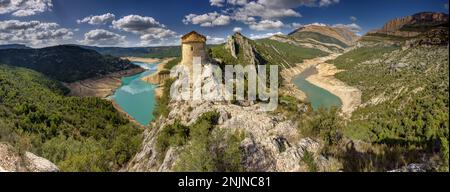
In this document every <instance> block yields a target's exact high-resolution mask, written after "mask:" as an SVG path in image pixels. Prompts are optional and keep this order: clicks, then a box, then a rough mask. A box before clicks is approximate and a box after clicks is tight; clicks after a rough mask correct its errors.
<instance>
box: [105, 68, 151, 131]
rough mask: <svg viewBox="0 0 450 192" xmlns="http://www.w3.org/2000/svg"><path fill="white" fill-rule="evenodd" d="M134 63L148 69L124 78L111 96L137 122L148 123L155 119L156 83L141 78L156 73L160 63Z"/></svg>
mask: <svg viewBox="0 0 450 192" xmlns="http://www.w3.org/2000/svg"><path fill="white" fill-rule="evenodd" d="M133 64H135V65H139V66H141V67H142V68H144V69H146V71H144V72H142V73H139V74H137V75H133V76H130V77H124V78H122V85H121V86H120V87H119V88H118V89H117V90H116V92H115V93H114V95H113V96H112V97H111V98H112V99H113V100H114V101H115V102H116V103H117V104H118V105H119V106H120V108H121V109H122V110H124V111H125V112H126V113H128V114H129V115H130V116H132V117H133V118H134V119H135V120H136V121H137V122H139V123H140V124H142V125H148V124H149V123H150V122H151V121H152V120H153V119H154V116H153V110H154V109H155V104H156V101H155V88H156V85H152V84H149V83H146V82H145V81H142V80H141V79H142V78H143V77H145V76H148V75H150V74H152V73H154V72H155V71H156V69H157V67H158V64H159V63H142V62H133Z"/></svg>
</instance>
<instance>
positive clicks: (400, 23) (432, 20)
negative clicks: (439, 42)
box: [369, 12, 448, 37]
mask: <svg viewBox="0 0 450 192" xmlns="http://www.w3.org/2000/svg"><path fill="white" fill-rule="evenodd" d="M445 24H447V25H448V15H447V14H445V13H433V12H424V13H417V14H414V15H411V16H406V17H401V18H396V19H393V20H391V21H389V22H387V23H386V24H385V25H384V26H383V27H382V28H381V29H379V30H375V31H372V32H369V34H373V33H379V34H386V35H393V36H400V37H415V36H418V35H419V34H421V32H422V31H420V30H419V29H418V28H419V27H422V28H424V27H433V26H439V25H445Z"/></svg>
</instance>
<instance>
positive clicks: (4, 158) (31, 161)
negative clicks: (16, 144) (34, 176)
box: [0, 143, 59, 172]
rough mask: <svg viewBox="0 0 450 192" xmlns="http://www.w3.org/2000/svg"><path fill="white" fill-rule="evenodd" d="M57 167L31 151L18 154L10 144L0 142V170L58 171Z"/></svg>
mask: <svg viewBox="0 0 450 192" xmlns="http://www.w3.org/2000/svg"><path fill="white" fill-rule="evenodd" d="M58 171H59V169H58V167H57V166H56V165H55V164H53V163H52V162H50V161H49V160H47V159H44V158H42V157H38V156H36V155H35V154H33V153H30V152H25V153H24V154H22V155H21V154H19V153H18V152H17V151H16V150H15V149H14V148H13V147H12V146H10V145H8V144H4V143H0V172H58Z"/></svg>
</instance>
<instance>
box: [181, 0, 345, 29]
mask: <svg viewBox="0 0 450 192" xmlns="http://www.w3.org/2000/svg"><path fill="white" fill-rule="evenodd" d="M210 3H211V5H212V6H216V7H224V6H225V4H227V6H226V7H227V8H226V9H224V10H221V14H218V13H217V12H212V13H205V14H203V15H197V14H189V15H186V16H185V18H184V19H183V22H184V23H185V24H189V23H192V24H197V25H200V26H203V27H214V26H221V25H228V24H229V23H230V22H231V21H239V22H242V23H244V24H247V25H248V26H249V27H250V28H252V29H254V30H271V29H277V28H280V27H281V25H280V22H281V21H280V20H281V19H282V18H285V17H301V16H302V15H301V14H300V13H299V12H298V11H296V10H295V9H296V8H298V7H301V6H308V7H325V6H330V5H333V4H337V3H339V0H251V1H250V0H210ZM270 21H274V22H270Z"/></svg>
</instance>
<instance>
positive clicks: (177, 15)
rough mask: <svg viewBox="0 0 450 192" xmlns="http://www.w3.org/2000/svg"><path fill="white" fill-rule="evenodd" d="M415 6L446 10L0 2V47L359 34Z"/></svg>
mask: <svg viewBox="0 0 450 192" xmlns="http://www.w3.org/2000/svg"><path fill="white" fill-rule="evenodd" d="M422 11H436V12H445V13H448V1H447V0H154V1H144V0H0V44H7V43H22V44H27V45H29V46H33V47H42V46H49V45H55V44H65V43H77V44H86V45H98V46H155V45H173V44H178V43H179V37H180V35H182V34H184V33H187V32H189V31H192V30H196V31H199V32H201V33H203V34H205V35H207V36H209V42H210V43H218V42H222V41H223V40H225V39H226V37H227V36H228V35H230V34H232V33H233V31H241V32H242V33H243V34H244V35H247V36H249V37H252V38H258V37H264V36H267V35H270V34H274V33H284V34H287V33H289V32H290V31H292V30H294V29H295V27H298V26H301V25H306V24H311V23H317V24H326V25H340V26H343V27H348V28H349V29H351V30H353V31H355V32H357V33H358V34H364V33H365V32H367V31H368V30H371V29H375V28H379V27H381V26H382V25H383V24H384V23H385V22H386V21H388V20H390V19H392V18H396V17H401V16H407V15H411V14H414V13H417V12H422ZM89 16H92V17H89ZM96 16H97V17H96ZM77 21H78V22H77Z"/></svg>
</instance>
